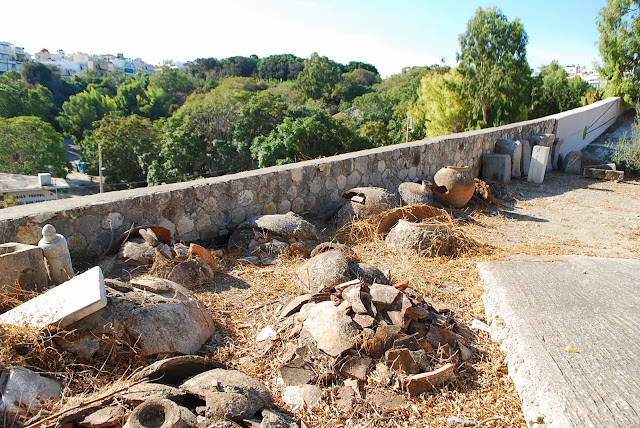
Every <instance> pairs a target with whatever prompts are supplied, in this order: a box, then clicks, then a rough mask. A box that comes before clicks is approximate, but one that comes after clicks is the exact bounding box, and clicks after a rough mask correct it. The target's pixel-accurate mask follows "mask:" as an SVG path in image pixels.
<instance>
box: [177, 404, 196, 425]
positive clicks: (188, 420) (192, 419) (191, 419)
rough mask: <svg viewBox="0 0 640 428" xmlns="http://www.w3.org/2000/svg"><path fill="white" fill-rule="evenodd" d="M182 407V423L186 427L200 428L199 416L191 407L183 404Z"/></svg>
mask: <svg viewBox="0 0 640 428" xmlns="http://www.w3.org/2000/svg"><path fill="white" fill-rule="evenodd" d="M179 407H180V418H182V424H183V426H184V428H199V426H198V417H197V416H196V415H195V414H194V413H193V412H192V411H191V410H189V409H187V408H186V407H183V406H179Z"/></svg>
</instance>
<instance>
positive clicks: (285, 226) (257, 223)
mask: <svg viewBox="0 0 640 428" xmlns="http://www.w3.org/2000/svg"><path fill="white" fill-rule="evenodd" d="M238 229H261V230H266V231H268V232H270V233H273V234H274V235H279V236H282V237H284V238H304V239H317V238H318V232H317V231H316V227H315V226H314V225H312V224H311V223H309V222H308V221H306V220H305V219H303V218H302V217H300V216H299V215H298V214H295V213H293V212H291V211H289V212H288V213H286V214H271V215H261V216H257V217H252V218H250V219H249V220H247V221H245V222H243V223H241V224H240V225H239V226H238Z"/></svg>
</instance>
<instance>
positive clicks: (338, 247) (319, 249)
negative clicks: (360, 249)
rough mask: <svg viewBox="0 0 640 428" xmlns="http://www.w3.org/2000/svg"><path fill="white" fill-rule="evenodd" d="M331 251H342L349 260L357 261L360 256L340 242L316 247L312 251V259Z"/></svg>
mask: <svg viewBox="0 0 640 428" xmlns="http://www.w3.org/2000/svg"><path fill="white" fill-rule="evenodd" d="M329 250H340V251H341V252H342V255H343V256H345V257H346V258H347V259H348V260H357V259H358V254H356V252H355V251H353V249H352V248H351V247H349V246H348V245H344V244H341V243H339V242H323V243H321V244H318V245H316V246H315V248H314V249H313V250H312V251H311V257H315V256H317V255H318V254H320V253H324V252H326V251H329Z"/></svg>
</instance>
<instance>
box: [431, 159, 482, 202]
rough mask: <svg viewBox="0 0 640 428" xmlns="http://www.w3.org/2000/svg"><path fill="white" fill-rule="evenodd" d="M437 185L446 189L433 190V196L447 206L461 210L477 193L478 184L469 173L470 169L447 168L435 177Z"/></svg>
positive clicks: (466, 167)
mask: <svg viewBox="0 0 640 428" xmlns="http://www.w3.org/2000/svg"><path fill="white" fill-rule="evenodd" d="M433 181H435V182H436V185H438V186H441V187H445V188H446V192H443V190H444V189H438V188H434V189H433V196H435V198H436V199H437V200H438V201H440V202H442V203H443V204H445V205H448V206H450V207H452V208H461V207H463V206H465V205H466V204H467V202H469V200H470V199H471V197H472V196H473V194H474V192H475V191H476V183H475V181H474V180H473V177H472V176H471V173H470V172H469V167H468V166H465V167H462V168H457V167H455V166H447V167H444V168H442V169H440V170H439V171H438V172H436V175H434V176H433Z"/></svg>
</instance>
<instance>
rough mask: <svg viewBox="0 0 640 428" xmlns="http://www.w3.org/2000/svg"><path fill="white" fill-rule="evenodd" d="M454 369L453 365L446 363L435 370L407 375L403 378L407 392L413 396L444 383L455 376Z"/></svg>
mask: <svg viewBox="0 0 640 428" xmlns="http://www.w3.org/2000/svg"><path fill="white" fill-rule="evenodd" d="M454 371H455V366H454V365H453V364H451V363H447V364H445V365H444V366H442V367H440V368H439V369H437V370H433V371H430V372H427V373H420V374H416V375H413V376H408V377H407V378H405V380H404V382H405V384H406V388H407V392H409V394H410V395H412V396H415V395H420V394H422V393H424V392H427V391H429V390H430V389H431V388H433V387H438V386H441V385H444V384H445V383H447V382H449V381H451V380H452V379H453V378H454V377H455V373H454Z"/></svg>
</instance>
